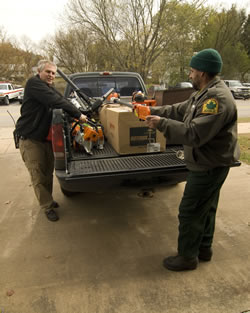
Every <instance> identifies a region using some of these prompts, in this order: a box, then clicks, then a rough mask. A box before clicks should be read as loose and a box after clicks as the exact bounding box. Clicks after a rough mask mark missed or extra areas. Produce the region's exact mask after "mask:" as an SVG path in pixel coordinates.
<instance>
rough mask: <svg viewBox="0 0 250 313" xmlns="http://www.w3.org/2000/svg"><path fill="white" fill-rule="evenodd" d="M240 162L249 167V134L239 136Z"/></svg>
mask: <svg viewBox="0 0 250 313" xmlns="http://www.w3.org/2000/svg"><path fill="white" fill-rule="evenodd" d="M238 139H239V144H240V152H241V154H240V160H241V161H242V162H244V163H246V164H249V165H250V134H239V136H238Z"/></svg>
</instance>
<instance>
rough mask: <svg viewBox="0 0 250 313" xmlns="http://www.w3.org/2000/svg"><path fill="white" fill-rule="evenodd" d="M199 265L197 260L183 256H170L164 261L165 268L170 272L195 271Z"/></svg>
mask: <svg viewBox="0 0 250 313" xmlns="http://www.w3.org/2000/svg"><path fill="white" fill-rule="evenodd" d="M197 265H198V259H197V258H185V257H184V256H181V255H176V256H169V257H168V258H166V259H164V260H163V266H164V267H165V268H167V269H168V270H170V271H177V272H179V271H187V270H195V269H196V267H197Z"/></svg>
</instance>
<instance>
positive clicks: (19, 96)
mask: <svg viewBox="0 0 250 313" xmlns="http://www.w3.org/2000/svg"><path fill="white" fill-rule="evenodd" d="M23 95H24V89H23V90H22V92H20V94H19V95H18V101H19V103H20V104H22V103H23Z"/></svg>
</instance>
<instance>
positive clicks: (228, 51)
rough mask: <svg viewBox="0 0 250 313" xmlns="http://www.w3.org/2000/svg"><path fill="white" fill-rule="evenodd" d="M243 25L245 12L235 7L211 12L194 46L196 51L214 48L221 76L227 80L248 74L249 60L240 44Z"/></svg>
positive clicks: (241, 77)
mask: <svg viewBox="0 0 250 313" xmlns="http://www.w3.org/2000/svg"><path fill="white" fill-rule="evenodd" d="M245 23H246V15H245V11H244V10H240V11H237V10H236V7H235V5H232V7H231V9H230V10H228V11H227V10H225V9H223V10H222V12H219V13H218V12H215V11H212V12H211V14H210V17H209V19H208V22H207V24H206V25H205V26H204V28H203V30H202V32H201V36H200V39H199V41H198V42H197V45H196V47H197V50H200V49H204V48H214V49H216V50H218V51H219V52H220V54H221V56H222V59H223V69H222V76H224V77H226V78H227V79H244V76H245V75H246V74H247V72H249V68H250V66H249V64H250V63H249V62H250V60H249V57H248V56H247V51H246V49H245V47H244V45H243V44H242V42H241V38H242V32H243V30H244V25H245Z"/></svg>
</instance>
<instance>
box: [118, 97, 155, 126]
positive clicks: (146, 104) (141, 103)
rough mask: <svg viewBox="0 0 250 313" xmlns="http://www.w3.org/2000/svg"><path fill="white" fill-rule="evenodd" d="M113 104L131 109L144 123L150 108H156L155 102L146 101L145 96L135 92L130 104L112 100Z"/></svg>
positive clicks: (152, 100) (151, 100)
mask: <svg viewBox="0 0 250 313" xmlns="http://www.w3.org/2000/svg"><path fill="white" fill-rule="evenodd" d="M114 103H119V104H122V105H126V106H128V107H130V108H131V109H133V111H134V113H135V115H136V116H137V117H138V118H139V119H140V120H143V121H145V120H146V117H147V116H148V115H150V114H151V112H150V107H151V106H156V100H154V99H146V97H145V95H144V94H143V93H142V92H141V91H135V92H134V93H133V94H132V102H123V101H121V100H120V99H118V98H116V99H114Z"/></svg>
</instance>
